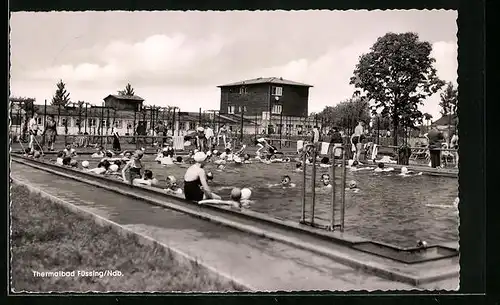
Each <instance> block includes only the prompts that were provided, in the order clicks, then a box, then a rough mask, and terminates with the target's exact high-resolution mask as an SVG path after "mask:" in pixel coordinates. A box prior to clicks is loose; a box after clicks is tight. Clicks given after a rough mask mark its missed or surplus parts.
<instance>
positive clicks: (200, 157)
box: [193, 151, 207, 162]
mask: <svg viewBox="0 0 500 305" xmlns="http://www.w3.org/2000/svg"><path fill="white" fill-rule="evenodd" d="M193 159H194V161H196V162H203V161H205V159H207V155H205V153H204V152H201V151H199V152H197V153H195V154H194V156H193Z"/></svg>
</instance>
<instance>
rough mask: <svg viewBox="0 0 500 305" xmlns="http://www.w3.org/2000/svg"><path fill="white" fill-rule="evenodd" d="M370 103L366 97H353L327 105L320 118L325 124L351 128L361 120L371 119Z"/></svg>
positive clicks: (366, 121) (319, 114) (319, 115)
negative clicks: (333, 104)
mask: <svg viewBox="0 0 500 305" xmlns="http://www.w3.org/2000/svg"><path fill="white" fill-rule="evenodd" d="M369 109H370V108H369V104H368V101H367V100H366V99H365V98H362V97H357V96H355V97H352V98H350V99H348V100H345V101H343V102H340V103H339V104H337V105H335V106H326V107H325V108H324V109H323V110H322V111H321V112H320V113H318V118H319V119H320V120H321V121H322V122H323V124H325V125H328V126H335V127H338V128H340V129H347V130H351V129H352V128H354V127H355V126H356V124H357V123H358V122H359V121H363V122H365V123H368V122H369V121H370V111H369Z"/></svg>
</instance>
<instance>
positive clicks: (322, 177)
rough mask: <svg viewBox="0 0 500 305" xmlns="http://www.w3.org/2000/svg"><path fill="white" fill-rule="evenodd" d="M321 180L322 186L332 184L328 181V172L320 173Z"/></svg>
mask: <svg viewBox="0 0 500 305" xmlns="http://www.w3.org/2000/svg"><path fill="white" fill-rule="evenodd" d="M321 182H322V183H323V187H328V188H330V187H332V184H331V183H330V175H328V174H323V175H321Z"/></svg>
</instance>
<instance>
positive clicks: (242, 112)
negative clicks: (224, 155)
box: [240, 108, 245, 144]
mask: <svg viewBox="0 0 500 305" xmlns="http://www.w3.org/2000/svg"><path fill="white" fill-rule="evenodd" d="M244 112H245V108H241V127H240V142H241V144H243V114H244Z"/></svg>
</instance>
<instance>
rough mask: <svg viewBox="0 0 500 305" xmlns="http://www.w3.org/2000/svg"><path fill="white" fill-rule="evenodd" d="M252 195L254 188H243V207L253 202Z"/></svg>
mask: <svg viewBox="0 0 500 305" xmlns="http://www.w3.org/2000/svg"><path fill="white" fill-rule="evenodd" d="M250 197H252V190H250V189H249V188H247V187H244V188H242V189H241V200H240V202H241V204H242V206H243V207H248V206H249V205H250V204H251V203H252V202H253V201H252V200H250Z"/></svg>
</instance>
